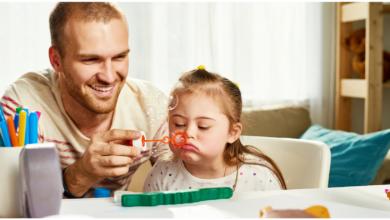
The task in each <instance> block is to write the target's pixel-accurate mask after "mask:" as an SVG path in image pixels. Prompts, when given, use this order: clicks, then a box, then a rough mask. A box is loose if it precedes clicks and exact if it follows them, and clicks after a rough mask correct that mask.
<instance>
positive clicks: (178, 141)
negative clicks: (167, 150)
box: [175, 134, 184, 145]
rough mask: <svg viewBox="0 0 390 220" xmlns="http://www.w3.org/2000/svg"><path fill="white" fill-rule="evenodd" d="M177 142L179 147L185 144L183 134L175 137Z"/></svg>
mask: <svg viewBox="0 0 390 220" xmlns="http://www.w3.org/2000/svg"><path fill="white" fill-rule="evenodd" d="M175 142H176V144H178V145H180V144H183V142H184V137H183V135H181V134H179V135H176V137H175Z"/></svg>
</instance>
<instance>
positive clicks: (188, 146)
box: [181, 142, 199, 151]
mask: <svg viewBox="0 0 390 220" xmlns="http://www.w3.org/2000/svg"><path fill="white" fill-rule="evenodd" d="M181 148H182V149H183V150H192V151H199V149H198V148H197V147H195V145H193V144H191V143H188V142H187V144H186V145H184V146H183V147H181Z"/></svg>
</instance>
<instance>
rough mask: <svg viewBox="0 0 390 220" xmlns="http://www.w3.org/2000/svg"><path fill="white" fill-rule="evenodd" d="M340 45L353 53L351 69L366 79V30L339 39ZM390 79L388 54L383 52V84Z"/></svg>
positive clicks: (389, 57)
mask: <svg viewBox="0 0 390 220" xmlns="http://www.w3.org/2000/svg"><path fill="white" fill-rule="evenodd" d="M341 45H342V46H343V47H344V48H346V49H347V50H349V51H351V52H353V53H355V55H354V57H353V58H352V69H353V70H354V71H355V72H356V73H357V74H359V75H360V78H362V79H365V78H366V74H365V72H366V62H365V60H366V59H365V58H366V54H365V51H366V29H365V28H361V29H358V30H355V31H353V32H352V33H349V34H346V35H344V36H343V37H342V39H341ZM389 79H390V53H389V52H387V51H383V79H382V80H383V82H386V81H387V80H389Z"/></svg>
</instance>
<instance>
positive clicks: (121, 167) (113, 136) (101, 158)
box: [63, 129, 141, 197]
mask: <svg viewBox="0 0 390 220" xmlns="http://www.w3.org/2000/svg"><path fill="white" fill-rule="evenodd" d="M140 137H141V133H140V132H138V131H130V130H119V129H114V130H110V131H106V132H103V133H99V134H95V135H93V136H92V138H91V142H90V145H89V147H88V148H87V149H86V150H85V152H84V154H83V155H82V156H81V158H80V159H79V160H77V161H76V162H75V163H74V164H72V165H70V166H69V167H68V168H67V169H66V170H65V172H64V177H63V178H64V180H65V183H66V186H67V187H68V190H69V191H70V192H71V193H72V194H73V195H74V196H76V197H80V196H83V195H84V194H85V193H86V192H87V190H88V189H89V188H90V187H91V186H92V185H93V184H95V183H96V182H99V181H101V180H103V179H104V178H106V177H110V176H113V177H117V176H122V175H125V174H126V173H127V172H128V171H129V167H128V165H129V164H132V163H133V158H134V157H137V156H139V155H140V153H141V151H140V149H138V148H137V147H130V146H128V144H127V146H126V143H129V140H136V139H139V138H140Z"/></svg>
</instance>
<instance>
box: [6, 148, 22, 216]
mask: <svg viewBox="0 0 390 220" xmlns="http://www.w3.org/2000/svg"><path fill="white" fill-rule="evenodd" d="M22 149H23V147H0V218H15V217H16V218H17V217H23V211H22V202H21V198H22V197H21V193H20V177H19V155H20V152H21V151H22Z"/></svg>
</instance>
